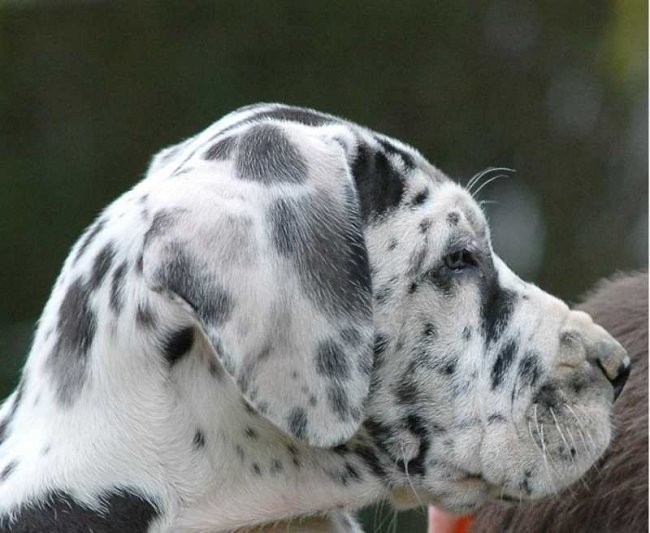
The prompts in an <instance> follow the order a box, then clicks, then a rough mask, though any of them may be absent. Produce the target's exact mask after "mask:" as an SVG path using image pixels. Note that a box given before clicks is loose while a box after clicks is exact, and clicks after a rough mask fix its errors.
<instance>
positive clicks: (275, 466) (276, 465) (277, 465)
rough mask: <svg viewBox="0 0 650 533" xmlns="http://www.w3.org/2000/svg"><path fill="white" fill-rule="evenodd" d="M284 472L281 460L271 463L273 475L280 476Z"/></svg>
mask: <svg viewBox="0 0 650 533" xmlns="http://www.w3.org/2000/svg"><path fill="white" fill-rule="evenodd" d="M282 470H284V467H283V466H282V462H281V461H280V460H279V459H273V461H272V462H271V468H270V469H269V472H271V474H278V473H280V472H282Z"/></svg>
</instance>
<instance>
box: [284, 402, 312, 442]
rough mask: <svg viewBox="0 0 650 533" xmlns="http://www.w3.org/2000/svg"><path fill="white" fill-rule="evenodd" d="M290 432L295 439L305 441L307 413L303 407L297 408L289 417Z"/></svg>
mask: <svg viewBox="0 0 650 533" xmlns="http://www.w3.org/2000/svg"><path fill="white" fill-rule="evenodd" d="M287 424H288V425H289V431H290V432H291V434H292V435H294V436H295V437H298V438H299V439H304V438H305V436H306V435H307V413H306V412H305V410H304V409H303V408H302V407H295V408H294V409H293V410H292V411H291V413H289V416H288V417H287Z"/></svg>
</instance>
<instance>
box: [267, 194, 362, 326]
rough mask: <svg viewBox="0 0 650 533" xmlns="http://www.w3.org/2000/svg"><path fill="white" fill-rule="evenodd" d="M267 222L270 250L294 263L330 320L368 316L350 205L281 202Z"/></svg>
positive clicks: (355, 224)
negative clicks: (273, 247)
mask: <svg viewBox="0 0 650 533" xmlns="http://www.w3.org/2000/svg"><path fill="white" fill-rule="evenodd" d="M268 218H269V222H270V227H271V231H272V238H273V242H274V244H275V247H276V248H277V250H278V252H279V253H280V254H281V255H283V256H285V257H290V258H292V259H293V260H294V261H295V263H296V270H297V273H298V275H299V276H300V281H301V284H302V286H303V287H304V289H305V291H306V293H307V295H308V296H309V297H310V299H311V300H312V302H314V303H315V304H316V305H318V306H319V307H320V308H321V309H322V310H324V311H325V312H327V313H328V314H329V315H330V316H334V317H339V316H340V315H341V313H348V314H350V315H352V316H356V317H361V318H364V319H367V318H368V317H369V316H370V312H371V311H370V309H371V281H370V269H369V266H368V255H367V251H366V246H365V242H364V239H363V235H362V231H361V221H360V220H359V218H358V215H357V213H356V207H355V205H354V202H347V203H346V204H345V205H341V204H340V203H338V202H335V201H333V200H332V199H331V198H329V197H327V196H321V197H318V198H316V197H309V198H306V199H303V200H301V201H300V202H291V201H289V200H284V199H281V200H278V201H277V202H275V203H274V204H273V205H272V206H271V208H270V209H269V212H268Z"/></svg>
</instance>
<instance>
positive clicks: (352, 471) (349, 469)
mask: <svg viewBox="0 0 650 533" xmlns="http://www.w3.org/2000/svg"><path fill="white" fill-rule="evenodd" d="M345 473H346V475H347V477H348V478H349V479H352V480H354V481H361V474H360V473H359V471H358V470H357V469H356V468H355V467H354V466H353V465H351V464H350V463H349V462H347V461H346V462H345Z"/></svg>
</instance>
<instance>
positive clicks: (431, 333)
mask: <svg viewBox="0 0 650 533" xmlns="http://www.w3.org/2000/svg"><path fill="white" fill-rule="evenodd" d="M422 336H423V337H425V338H427V339H435V338H436V337H437V336H438V328H436V325H435V324H433V323H432V322H427V323H426V324H424V329H423V331H422Z"/></svg>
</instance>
